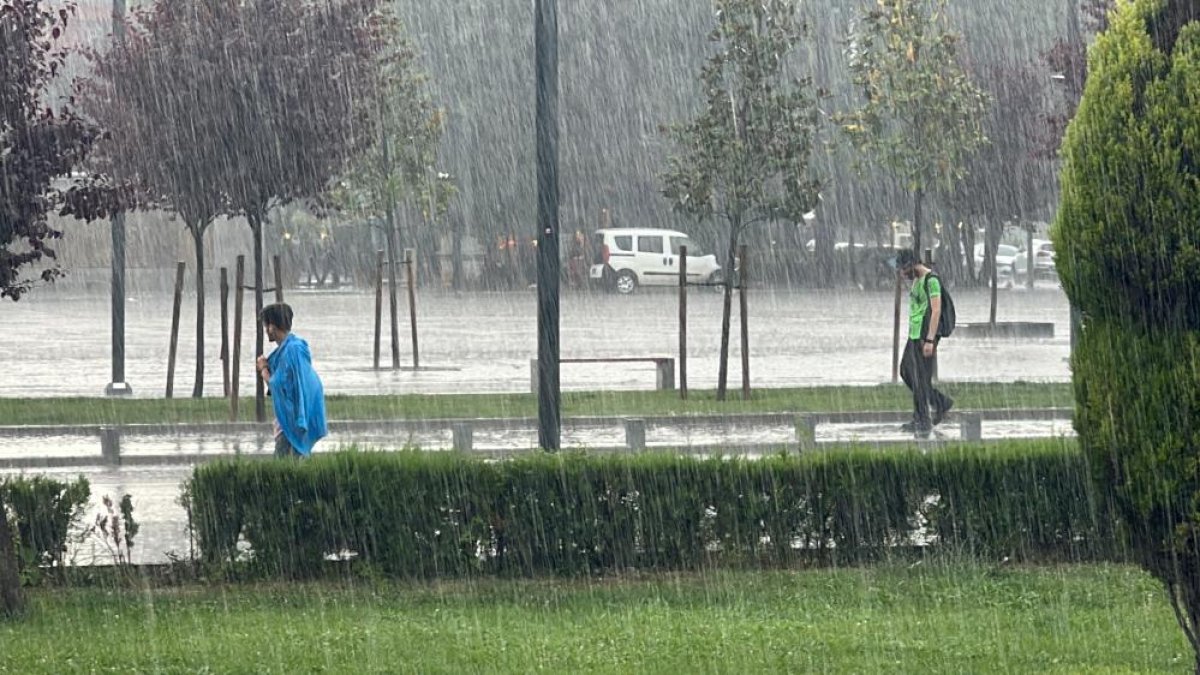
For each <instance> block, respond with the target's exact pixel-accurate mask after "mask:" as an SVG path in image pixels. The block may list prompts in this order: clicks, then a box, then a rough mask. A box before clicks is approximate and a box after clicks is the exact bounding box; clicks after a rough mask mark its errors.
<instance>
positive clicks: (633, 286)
mask: <svg viewBox="0 0 1200 675" xmlns="http://www.w3.org/2000/svg"><path fill="white" fill-rule="evenodd" d="M637 287H638V280H637V275H636V274H634V273H633V272H631V271H629V270H621V271H620V272H618V273H617V280H616V281H615V282H614V283H613V288H614V289H615V290H616V291H617V292H618V293H620V294H621V295H629V294H630V293H632V292H634V291H636V290H637Z"/></svg>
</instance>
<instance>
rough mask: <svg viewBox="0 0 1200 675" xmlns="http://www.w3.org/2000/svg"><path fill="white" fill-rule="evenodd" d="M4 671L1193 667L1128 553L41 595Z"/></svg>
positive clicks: (2, 636)
mask: <svg viewBox="0 0 1200 675" xmlns="http://www.w3.org/2000/svg"><path fill="white" fill-rule="evenodd" d="M31 599H32V613H31V614H30V616H29V617H27V618H26V619H24V620H22V621H19V622H11V623H8V624H0V672H12V673H69V672H161V673H175V672H214V673H309V672H317V671H322V672H333V673H368V672H414V673H477V672H480V673H491V672H534V671H538V672H548V673H574V672H609V673H630V672H655V673H672V674H679V675H682V674H684V673H702V672H714V673H715V672H721V673H750V672H753V673H759V672H769V673H783V672H790V673H799V672H816V671H820V672H844V673H865V672H887V673H896V672H910V673H929V672H963V673H989V672H997V673H1029V672H1052V673H1131V672H1176V673H1184V672H1191V669H1192V654H1191V652H1190V650H1189V649H1188V646H1187V644H1186V642H1185V640H1184V637H1183V634H1182V633H1181V632H1180V630H1179V629H1178V627H1177V626H1176V624H1175V620H1174V618H1173V615H1172V612H1171V609H1170V607H1169V605H1168V603H1167V600H1166V597H1165V595H1164V593H1163V591H1162V590H1161V588H1160V587H1159V585H1158V584H1157V583H1156V582H1155V581H1153V580H1152V579H1151V578H1149V577H1148V576H1146V575H1145V574H1143V573H1142V572H1140V571H1138V570H1136V569H1134V568H1130V567H1121V566H1075V567H1050V568H1021V569H1011V570H1007V569H1006V570H995V569H990V568H986V567H980V566H953V567H927V566H922V565H918V566H915V567H910V568H903V567H879V568H868V569H845V570H820V571H804V572H793V573H788V572H770V573H754V572H714V573H710V574H707V575H687V576H658V577H653V578H650V579H645V580H637V581H634V580H626V581H604V582H601V581H587V582H581V581H499V580H487V581H479V582H453V583H442V584H437V585H418V586H404V585H391V584H384V583H379V584H371V583H360V584H359V585H348V584H347V585H332V584H327V583H326V584H316V583H314V584H307V585H283V584H279V585H273V586H219V587H212V588H200V587H193V588H185V589H162V590H150V589H146V590H141V591H134V590H128V591H101V590H41V591H37V592H34V593H33V594H32V598H31Z"/></svg>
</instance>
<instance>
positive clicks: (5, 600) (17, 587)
mask: <svg viewBox="0 0 1200 675" xmlns="http://www.w3.org/2000/svg"><path fill="white" fill-rule="evenodd" d="M24 609H25V601H24V598H22V597H21V576H20V574H19V573H18V572H17V549H16V546H15V542H14V541H13V535H12V528H11V527H9V525H8V510H7V509H6V508H5V506H4V502H3V501H2V500H0V617H9V616H17V615H19V614H21V612H23V611H24Z"/></svg>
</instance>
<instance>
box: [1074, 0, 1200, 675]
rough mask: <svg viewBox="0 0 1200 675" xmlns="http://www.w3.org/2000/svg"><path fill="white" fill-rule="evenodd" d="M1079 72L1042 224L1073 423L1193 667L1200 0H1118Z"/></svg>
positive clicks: (1198, 513)
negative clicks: (1066, 308) (1078, 96)
mask: <svg viewBox="0 0 1200 675" xmlns="http://www.w3.org/2000/svg"><path fill="white" fill-rule="evenodd" d="M1088 70H1089V72H1088V77H1087V86H1086V88H1085V90H1084V96H1083V99H1082V101H1081V103H1080V106H1079V110H1078V113H1077V114H1076V115H1075V118H1074V119H1073V120H1072V122H1071V124H1070V126H1069V127H1068V129H1067V135H1066V140H1065V142H1064V144H1063V152H1062V155H1063V172H1062V179H1061V183H1062V203H1061V206H1060V209H1059V212H1058V216H1057V218H1056V220H1055V223H1054V227H1053V231H1052V236H1053V238H1054V241H1055V244H1056V248H1057V251H1058V255H1057V267H1058V273H1059V276H1060V278H1061V280H1062V284H1063V288H1064V289H1066V292H1067V294H1068V296H1070V298H1071V301H1072V303H1073V304H1074V305H1075V306H1076V307H1078V308H1079V309H1080V310H1081V311H1082V313H1083V331H1082V335H1081V336H1080V337H1079V343H1078V345H1077V347H1076V350H1075V352H1074V355H1073V364H1072V372H1073V376H1074V381H1075V392H1076V394H1075V396H1076V398H1075V400H1076V406H1077V412H1076V421H1075V426H1076V429H1077V430H1078V432H1079V435H1080V442H1081V445H1082V447H1083V449H1084V452H1085V454H1086V456H1087V458H1088V461H1089V464H1090V466H1091V470H1092V473H1093V477H1094V479H1095V480H1096V482H1097V484H1098V486H1099V487H1100V488H1101V490H1102V492H1103V493H1104V494H1108V495H1111V498H1112V499H1113V500H1114V501H1115V503H1116V505H1117V508H1118V509H1119V512H1120V513H1121V515H1122V518H1123V520H1124V522H1125V528H1124V530H1125V532H1126V535H1127V537H1128V544H1129V547H1130V550H1131V552H1132V553H1133V554H1134V555H1135V556H1136V558H1137V560H1138V561H1139V562H1140V563H1141V565H1142V566H1143V567H1144V568H1145V569H1146V570H1148V571H1149V572H1150V573H1151V574H1153V575H1154V576H1155V577H1157V578H1158V579H1159V580H1160V581H1162V583H1163V584H1164V585H1165V587H1166V590H1167V591H1168V595H1169V597H1170V600H1171V603H1172V605H1173V606H1174V608H1175V611H1176V617H1177V618H1178V620H1179V624H1180V626H1181V627H1182V629H1183V631H1184V632H1185V633H1186V635H1187V638H1188V640H1189V641H1190V643H1191V644H1192V647H1193V648H1194V649H1195V650H1196V654H1197V661H1196V670H1197V672H1200V642H1198V639H1200V635H1198V633H1197V631H1198V630H1200V507H1198V505H1200V472H1198V471H1197V466H1200V381H1198V380H1197V378H1196V373H1197V372H1198V370H1200V249H1198V248H1197V241H1198V240H1200V231H1198V230H1197V223H1198V222H1200V182H1198V181H1197V180H1196V177H1197V176H1198V175H1200V159H1198V158H1200V107H1197V106H1196V100H1197V98H1198V97H1200V6H1198V4H1197V3H1196V2H1194V1H1187V2H1185V1H1182V0H1171V1H1166V0H1136V1H1135V2H1128V3H1122V4H1121V5H1119V8H1118V9H1117V11H1116V13H1115V14H1114V15H1113V23H1112V25H1111V26H1110V27H1109V29H1108V31H1106V32H1105V33H1104V34H1103V35H1101V36H1099V38H1098V39H1097V41H1096V43H1095V45H1094V46H1093V47H1092V49H1091V51H1090V52H1089V59H1088Z"/></svg>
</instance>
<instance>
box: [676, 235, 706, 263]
mask: <svg viewBox="0 0 1200 675" xmlns="http://www.w3.org/2000/svg"><path fill="white" fill-rule="evenodd" d="M683 246H686V247H687V250H688V257H689V258H699V257H700V256H702V255H704V251H702V250H700V245H699V244H697V243H696V242H694V241H692V240H691V239H688V238H687V237H671V254H672V255H679V249H680V248H681V247H683Z"/></svg>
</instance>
